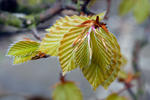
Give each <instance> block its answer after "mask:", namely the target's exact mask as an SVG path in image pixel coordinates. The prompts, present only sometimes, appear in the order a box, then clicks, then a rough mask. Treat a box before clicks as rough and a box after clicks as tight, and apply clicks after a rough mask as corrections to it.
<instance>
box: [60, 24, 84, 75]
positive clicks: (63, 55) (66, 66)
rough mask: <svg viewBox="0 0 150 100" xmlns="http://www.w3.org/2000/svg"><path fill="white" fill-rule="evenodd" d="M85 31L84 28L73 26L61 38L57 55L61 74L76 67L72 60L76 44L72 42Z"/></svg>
mask: <svg viewBox="0 0 150 100" xmlns="http://www.w3.org/2000/svg"><path fill="white" fill-rule="evenodd" d="M85 32H86V28H81V27H74V28H72V29H70V30H69V32H68V33H66V34H65V35H64V37H63V39H62V40H61V43H60V47H59V54H58V56H59V61H60V65H61V68H62V70H63V74H65V73H66V72H68V71H71V70H73V69H75V68H77V67H78V66H76V65H75V61H74V60H75V57H74V56H75V50H76V49H75V48H76V46H73V43H74V41H75V40H76V39H77V38H78V37H79V36H80V35H81V34H83V33H85Z"/></svg>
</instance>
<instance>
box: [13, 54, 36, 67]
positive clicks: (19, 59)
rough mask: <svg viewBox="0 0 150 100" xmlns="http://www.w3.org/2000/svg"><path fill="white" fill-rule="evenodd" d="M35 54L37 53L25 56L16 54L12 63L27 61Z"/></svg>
mask: <svg viewBox="0 0 150 100" xmlns="http://www.w3.org/2000/svg"><path fill="white" fill-rule="evenodd" d="M36 54H37V52H35V53H33V54H31V55H27V56H16V57H14V61H13V64H20V63H24V62H27V61H29V60H31V59H32V57H34V56H36Z"/></svg>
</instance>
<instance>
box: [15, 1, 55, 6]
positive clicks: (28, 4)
mask: <svg viewBox="0 0 150 100" xmlns="http://www.w3.org/2000/svg"><path fill="white" fill-rule="evenodd" d="M17 1H18V3H19V4H20V5H25V6H37V5H42V4H47V3H48V4H50V3H54V2H55V1H56V0H17Z"/></svg>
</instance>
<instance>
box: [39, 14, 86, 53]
mask: <svg viewBox="0 0 150 100" xmlns="http://www.w3.org/2000/svg"><path fill="white" fill-rule="evenodd" d="M85 20H88V17H84V16H76V15H74V16H71V17H68V16H66V17H65V18H61V19H59V20H57V21H56V23H55V24H54V25H53V26H52V27H51V28H49V29H47V31H48V33H47V34H46V36H45V37H44V38H43V40H42V43H41V45H40V48H39V51H41V52H43V53H46V54H48V55H51V56H58V48H59V46H60V41H61V40H62V38H63V36H64V34H65V33H67V32H68V31H69V30H70V29H71V28H73V27H75V26H76V25H79V24H80V23H82V22H84V21H85Z"/></svg>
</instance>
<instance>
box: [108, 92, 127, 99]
mask: <svg viewBox="0 0 150 100" xmlns="http://www.w3.org/2000/svg"><path fill="white" fill-rule="evenodd" d="M106 100H127V98H125V97H123V96H119V95H118V94H117V93H112V94H110V95H109V96H108V97H107V98H106Z"/></svg>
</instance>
